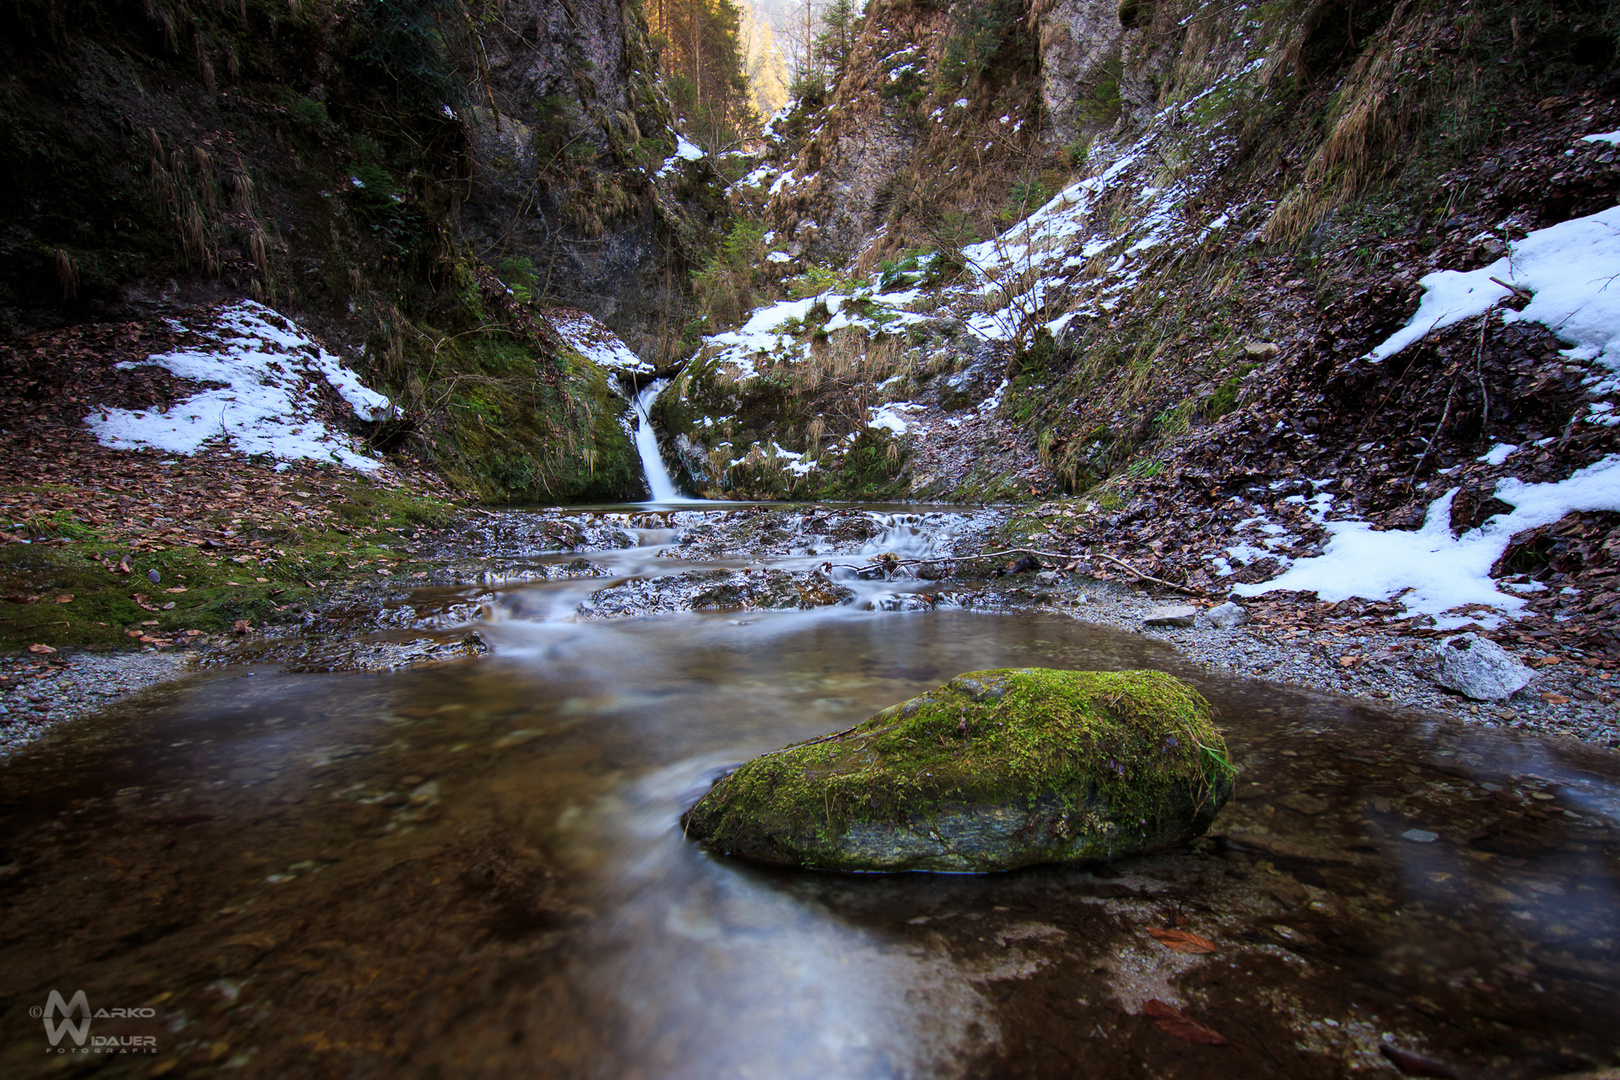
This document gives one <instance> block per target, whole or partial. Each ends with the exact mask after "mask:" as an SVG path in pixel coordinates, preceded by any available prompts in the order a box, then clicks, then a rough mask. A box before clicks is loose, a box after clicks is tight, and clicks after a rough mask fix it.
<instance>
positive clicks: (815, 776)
mask: <svg viewBox="0 0 1620 1080" xmlns="http://www.w3.org/2000/svg"><path fill="white" fill-rule="evenodd" d="M1231 794H1232V770H1231V767H1230V766H1229V765H1228V764H1227V759H1226V743H1225V741H1224V740H1223V739H1222V738H1221V735H1220V732H1219V731H1218V730H1217V729H1216V727H1215V724H1214V718H1213V712H1212V710H1211V708H1210V706H1209V703H1208V702H1207V701H1205V700H1204V699H1203V697H1201V696H1200V695H1199V694H1198V692H1197V691H1196V690H1194V689H1192V688H1191V687H1190V686H1188V685H1186V684H1185V683H1183V682H1181V681H1180V680H1179V679H1176V678H1175V677H1174V676H1171V675H1166V674H1164V673H1163V672H1158V671H1057V670H1049V669H1043V668H1019V669H1009V670H999V671H978V672H970V673H968V674H965V675H958V676H957V677H956V678H954V679H952V680H951V681H950V682H948V683H946V684H945V685H944V686H941V687H939V688H937V689H935V690H931V691H929V692H928V693H926V694H922V695H920V696H918V697H915V698H912V699H911V700H909V701H905V702H902V703H901V704H899V705H895V706H892V707H890V708H888V709H885V710H883V711H882V712H880V713H878V714H877V715H876V716H874V717H872V718H871V719H870V720H867V721H866V722H865V723H862V724H860V725H858V726H856V727H854V728H851V729H850V730H848V731H844V732H840V733H838V734H836V735H831V736H824V737H822V738H819V739H812V740H810V741H808V742H804V743H799V744H796V745H794V746H789V747H787V748H785V749H783V750H779V751H776V752H775V753H772V754H766V755H765V756H763V757H760V758H757V759H755V760H754V761H751V762H749V763H748V764H746V765H744V766H743V767H742V768H740V769H738V770H737V771H736V772H734V773H732V774H731V775H729V776H727V777H725V778H724V779H722V780H721V781H719V782H718V783H717V784H716V785H715V786H714V788H713V789H712V790H710V791H709V793H708V794H706V795H705V796H704V797H703V798H702V799H700V800H699V801H698V803H697V805H696V806H694V807H693V808H692V810H691V811H690V812H689V813H688V814H687V815H686V817H685V819H684V822H683V824H684V825H685V828H686V831H687V835H689V836H692V837H693V838H695V839H698V840H701V841H703V842H704V843H706V844H707V845H708V846H709V847H711V848H713V849H714V850H717V851H720V852H723V853H725V854H729V855H736V856H740V857H742V858H746V859H751V860H754V861H757V862H764V863H770V864H773V865H780V866H805V867H815V868H823V869H835V870H886V871H896V870H941V871H974V872H988V871H997V870H1011V869H1015V868H1017V867H1020V866H1029V865H1034V864H1037V863H1057V862H1063V863H1078V862H1094V861H1101V860H1108V859H1114V858H1119V857H1123V856H1126V855H1133V854H1138V853H1142V852H1147V851H1155V850H1160V849H1163V848H1167V847H1171V846H1174V845H1176V844H1179V843H1183V842H1185V841H1187V840H1189V839H1191V838H1192V837H1194V836H1196V835H1198V834H1199V833H1202V832H1203V831H1204V830H1205V829H1207V828H1208V827H1209V824H1210V822H1211V821H1213V820H1214V817H1215V814H1216V812H1217V811H1218V810H1219V809H1220V808H1221V806H1222V805H1224V804H1225V802H1226V801H1227V799H1229V798H1230V797H1231Z"/></svg>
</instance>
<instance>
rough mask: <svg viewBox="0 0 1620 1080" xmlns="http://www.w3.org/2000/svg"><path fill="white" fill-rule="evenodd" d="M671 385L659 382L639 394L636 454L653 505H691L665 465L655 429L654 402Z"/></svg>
mask: <svg viewBox="0 0 1620 1080" xmlns="http://www.w3.org/2000/svg"><path fill="white" fill-rule="evenodd" d="M667 385H669V380H668V379H658V380H656V381H654V382H650V383H648V384H647V385H646V386H644V387H642V388H641V389H640V390H638V391H636V396H635V397H634V398H633V399H632V408H634V409H635V413H636V453H638V454H640V455H641V475H642V476H643V477H644V478H645V479H646V481H647V493H648V501H649V502H690V501H692V500H690V499H688V498H687V497H686V496H685V495H682V494H681V491H680V489H679V488H677V487H676V486H675V480H674V478H673V477H671V476H670V475H669V469H668V468H666V467H665V466H664V457H663V455H662V454H660V453H659V452H658V433H657V432H656V431H654V430H653V425H652V416H651V413H650V410H651V409H652V403H653V399H654V398H656V397H657V396H658V391H660V390H662V389H663V388H664V387H665V386H667Z"/></svg>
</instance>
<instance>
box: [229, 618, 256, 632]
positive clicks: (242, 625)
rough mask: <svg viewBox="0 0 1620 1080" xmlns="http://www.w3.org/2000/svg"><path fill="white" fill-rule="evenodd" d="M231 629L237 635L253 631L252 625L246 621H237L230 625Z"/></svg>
mask: <svg viewBox="0 0 1620 1080" xmlns="http://www.w3.org/2000/svg"><path fill="white" fill-rule="evenodd" d="M231 629H232V630H234V631H236V632H237V633H238V634H246V633H248V632H249V631H250V630H252V629H253V624H252V623H250V622H248V621H247V620H246V619H237V620H236V621H235V622H234V623H232V624H231Z"/></svg>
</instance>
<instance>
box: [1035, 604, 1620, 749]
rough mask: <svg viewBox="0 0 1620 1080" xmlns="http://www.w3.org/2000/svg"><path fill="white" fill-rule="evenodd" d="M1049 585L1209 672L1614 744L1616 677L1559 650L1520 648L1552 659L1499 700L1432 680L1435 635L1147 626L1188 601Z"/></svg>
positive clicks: (1074, 609) (1074, 607)
mask: <svg viewBox="0 0 1620 1080" xmlns="http://www.w3.org/2000/svg"><path fill="white" fill-rule="evenodd" d="M1053 591H1055V592H1058V593H1061V594H1062V596H1061V598H1060V599H1059V601H1058V608H1059V610H1062V611H1064V612H1066V613H1067V614H1069V615H1070V616H1072V617H1073V618H1075V619H1077V620H1079V621H1081V622H1088V623H1095V624H1098V625H1101V626H1109V627H1113V628H1115V629H1120V630H1129V631H1133V632H1137V633H1143V634H1151V635H1153V636H1155V637H1157V638H1159V639H1160V640H1163V641H1165V642H1166V643H1168V644H1170V645H1172V646H1174V647H1175V648H1176V649H1177V651H1179V652H1181V653H1183V654H1184V655H1186V656H1188V657H1189V658H1191V659H1193V660H1195V661H1197V662H1198V663H1200V664H1202V665H1203V666H1205V667H1207V668H1209V669H1210V670H1212V671H1219V672H1221V673H1223V674H1231V675H1238V676H1242V677H1244V678H1251V679H1261V680H1264V681H1266V682H1272V683H1279V684H1284V685H1289V686H1301V687H1305V688H1307V689H1310V690H1317V691H1325V692H1328V693H1336V694H1343V695H1346V696H1349V697H1357V698H1364V699H1367V700H1368V701H1370V702H1371V703H1372V704H1374V705H1378V706H1381V707H1386V708H1390V707H1393V708H1409V709H1422V710H1427V711H1429V712H1436V713H1442V714H1448V715H1450V716H1453V717H1455V718H1457V719H1460V720H1463V721H1465V722H1468V723H1476V724H1482V725H1484V726H1487V727H1502V728H1515V729H1521V730H1526V731H1535V732H1541V733H1546V734H1555V735H1567V736H1572V737H1574V738H1577V739H1581V740H1583V741H1585V742H1589V743H1593V744H1595V745H1598V746H1611V747H1620V706H1617V705H1616V699H1617V698H1620V676H1617V675H1616V674H1615V673H1614V672H1612V671H1608V670H1603V669H1601V668H1595V667H1590V666H1587V665H1586V664H1583V663H1580V662H1577V661H1574V660H1571V659H1569V658H1567V657H1559V656H1557V654H1556V653H1548V652H1543V651H1541V650H1531V651H1529V652H1527V653H1521V654H1520V656H1519V659H1520V660H1522V661H1524V662H1526V663H1531V664H1535V663H1538V662H1540V661H1543V660H1546V659H1548V658H1549V657H1550V658H1552V659H1553V660H1554V662H1553V663H1551V664H1549V665H1548V666H1545V667H1537V668H1536V677H1535V679H1534V680H1533V681H1532V682H1531V683H1530V685H1529V686H1527V687H1525V688H1524V689H1523V690H1520V691H1519V692H1518V693H1516V694H1513V695H1511V696H1510V697H1507V698H1505V699H1503V700H1500V701H1491V702H1475V701H1469V700H1468V699H1467V698H1465V697H1463V696H1462V695H1460V694H1456V693H1453V692H1451V691H1450V690H1446V689H1444V688H1442V687H1440V686H1437V685H1436V684H1435V683H1434V682H1433V681H1432V679H1433V672H1434V670H1435V667H1436V664H1437V659H1436V648H1437V647H1438V645H1439V643H1440V642H1441V641H1442V640H1444V639H1443V638H1440V637H1422V638H1420V637H1414V636H1411V635H1406V634H1393V633H1378V632H1376V631H1374V632H1368V631H1367V630H1365V629H1364V628H1360V627H1358V628H1356V629H1355V630H1353V631H1347V632H1344V633H1343V634H1342V635H1341V634H1339V633H1338V632H1336V631H1334V630H1333V629H1332V628H1331V627H1315V626H1309V627H1307V626H1303V625H1297V626H1288V625H1275V624H1273V625H1260V624H1255V623H1250V624H1249V625H1247V626H1242V627H1237V628H1234V629H1230V630H1221V629H1217V628H1215V627H1213V626H1208V625H1206V624H1205V623H1204V622H1203V620H1202V619H1200V620H1199V623H1198V625H1195V626H1193V627H1188V628H1180V627H1176V628H1161V627H1146V626H1144V625H1143V619H1144V618H1145V617H1146V616H1147V615H1148V613H1149V612H1150V611H1152V610H1153V609H1154V608H1157V607H1166V606H1171V605H1179V604H1182V603H1184V601H1183V600H1181V599H1179V598H1169V599H1165V598H1156V597H1152V596H1148V595H1146V594H1144V593H1142V592H1139V591H1136V590H1134V589H1132V588H1130V587H1125V586H1118V585H1111V584H1104V583H1086V584H1084V585H1075V584H1073V583H1069V584H1060V585H1058V586H1057V587H1056V588H1055V589H1054V590H1053ZM1082 596H1083V597H1084V600H1081V599H1080V598H1081V597H1082ZM1195 606H1196V605H1195ZM1347 659H1348V663H1346V662H1344V661H1346V660H1347ZM1559 699H1565V700H1559Z"/></svg>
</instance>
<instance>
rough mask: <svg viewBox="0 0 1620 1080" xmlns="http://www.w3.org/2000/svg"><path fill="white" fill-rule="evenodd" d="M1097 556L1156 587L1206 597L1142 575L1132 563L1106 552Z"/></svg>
mask: <svg viewBox="0 0 1620 1080" xmlns="http://www.w3.org/2000/svg"><path fill="white" fill-rule="evenodd" d="M1097 555H1098V557H1099V558H1103V559H1107V560H1108V561H1109V562H1111V563H1113V564H1114V565H1116V566H1120V567H1123V568H1124V569H1126V570H1128V571H1130V572H1131V573H1133V574H1135V575H1136V576H1137V577H1139V578H1141V579H1142V580H1143V581H1151V582H1153V584H1155V585H1163V586H1164V587H1165V588H1167V589H1174V590H1176V591H1177V592H1180V593H1186V594H1187V595H1188V596H1203V595H1204V594H1203V593H1202V592H1200V591H1199V590H1197V589H1189V588H1188V587H1187V586H1185V585H1177V584H1176V583H1175V582H1173V581H1166V580H1164V579H1163V578H1156V577H1154V576H1153V575H1152V574H1144V573H1142V571H1140V570H1138V569H1137V568H1136V567H1134V566H1132V565H1131V564H1130V563H1128V562H1126V561H1125V560H1124V559H1116V558H1114V556H1112V555H1110V554H1108V552H1106V551H1099V552H1097Z"/></svg>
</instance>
